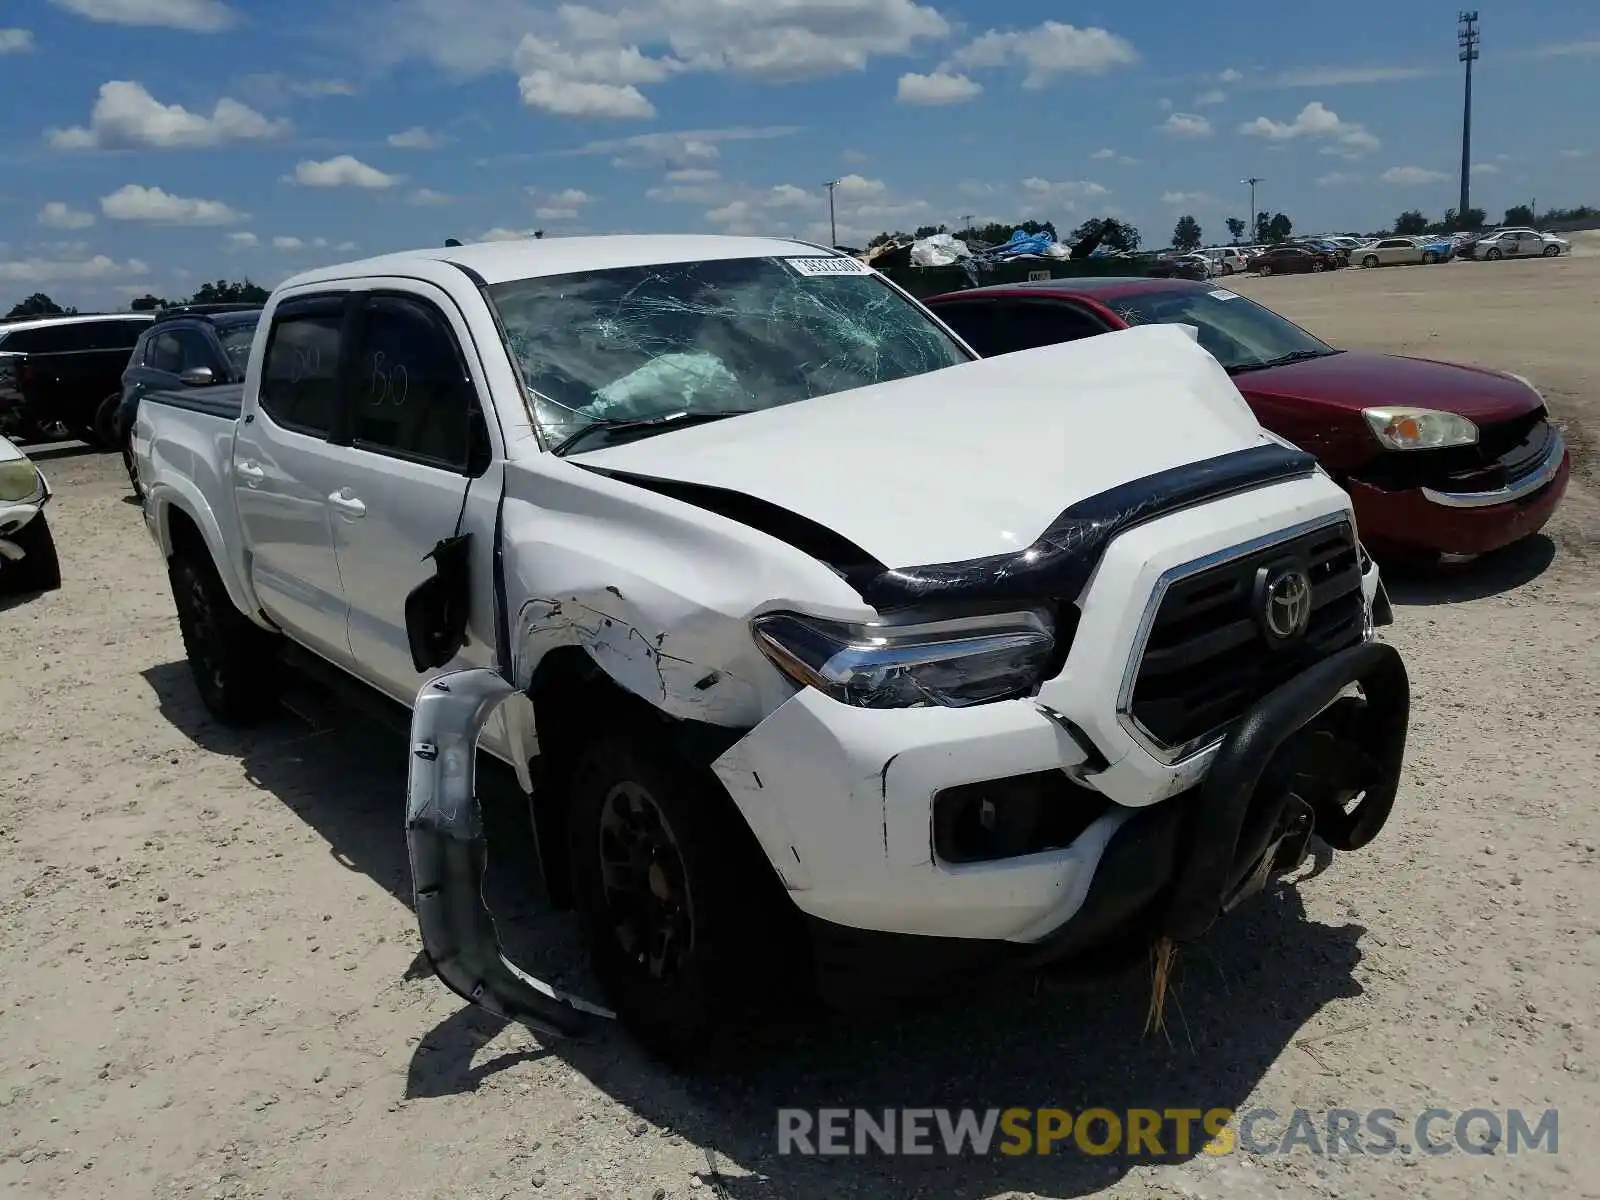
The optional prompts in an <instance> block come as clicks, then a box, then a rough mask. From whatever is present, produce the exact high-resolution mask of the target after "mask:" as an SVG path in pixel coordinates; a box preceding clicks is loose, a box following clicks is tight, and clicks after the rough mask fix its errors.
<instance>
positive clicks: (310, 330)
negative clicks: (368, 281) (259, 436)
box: [259, 294, 346, 438]
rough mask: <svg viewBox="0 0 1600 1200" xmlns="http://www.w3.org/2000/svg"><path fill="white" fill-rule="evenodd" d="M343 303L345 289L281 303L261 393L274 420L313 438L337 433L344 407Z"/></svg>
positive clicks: (264, 409)
mask: <svg viewBox="0 0 1600 1200" xmlns="http://www.w3.org/2000/svg"><path fill="white" fill-rule="evenodd" d="M345 307H346V298H345V296H344V295H342V294H330V295H317V296H296V297H294V298H292V299H289V300H285V301H283V302H282V303H281V304H279V305H278V308H277V310H276V311H275V312H274V314H273V318H272V327H271V331H270V333H269V335H268V342H267V352H266V358H265V361H264V362H263V364H262V370H261V387H260V397H259V404H260V408H261V411H262V412H263V413H265V414H266V416H267V417H268V419H269V420H271V421H272V423H273V424H275V425H280V426H282V427H283V428H284V429H288V430H291V431H293V432H295V433H303V434H307V435H309V436H311V437H320V438H326V437H327V436H328V435H329V434H330V433H332V432H333V429H334V427H335V426H336V425H337V423H338V419H339V411H340V396H339V359H340V354H341V352H342V348H343V341H344V323H345Z"/></svg>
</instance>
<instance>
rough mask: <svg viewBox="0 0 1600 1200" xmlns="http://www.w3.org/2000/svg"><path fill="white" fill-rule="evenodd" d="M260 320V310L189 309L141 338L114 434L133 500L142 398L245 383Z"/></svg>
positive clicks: (164, 317) (126, 374)
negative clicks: (137, 423) (137, 420)
mask: <svg viewBox="0 0 1600 1200" xmlns="http://www.w3.org/2000/svg"><path fill="white" fill-rule="evenodd" d="M260 319H261V306H260V305H259V304H191V305H185V306H183V307H179V308H168V309H163V310H162V311H161V312H160V313H159V314H157V316H156V319H155V322H154V323H153V324H152V325H150V326H149V327H148V328H147V329H146V330H145V331H144V334H143V335H142V336H141V337H140V338H139V344H138V345H137V346H135V347H134V350H133V355H132V357H131V358H129V360H128V365H127V369H126V370H124V371H123V372H122V395H121V403H120V404H119V405H118V407H117V411H116V414H115V418H114V423H113V428H112V429H111V431H110V432H111V434H112V437H113V438H114V440H115V442H116V444H117V445H118V446H119V447H121V449H122V461H123V463H124V464H125V465H126V466H127V468H128V479H129V481H130V482H131V483H132V484H133V491H134V494H135V495H141V494H142V493H141V489H140V487H139V477H138V473H137V472H136V471H135V469H134V464H133V448H132V446H131V445H130V444H129V437H130V436H131V434H132V433H133V419H134V417H136V416H138V414H139V398H140V397H141V396H143V395H144V394H145V393H146V392H165V391H176V390H181V389H183V388H203V387H211V386H214V385H216V384H237V383H243V382H244V369H245V365H246V364H247V363H248V362H249V360H250V343H251V341H252V340H253V339H254V337H255V332H256V322H257V321H259V320H260Z"/></svg>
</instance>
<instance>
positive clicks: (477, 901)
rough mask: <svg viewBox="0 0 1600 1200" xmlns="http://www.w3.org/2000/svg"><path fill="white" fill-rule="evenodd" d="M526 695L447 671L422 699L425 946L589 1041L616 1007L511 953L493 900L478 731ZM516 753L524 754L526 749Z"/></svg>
mask: <svg viewBox="0 0 1600 1200" xmlns="http://www.w3.org/2000/svg"><path fill="white" fill-rule="evenodd" d="M518 700H520V701H521V702H523V703H526V702H527V698H526V697H525V696H522V694H521V693H519V692H518V691H517V690H516V688H514V687H513V686H512V685H511V684H510V683H508V682H506V680H505V679H504V678H503V677H502V676H501V675H499V674H498V673H497V672H495V671H492V670H489V669H487V668H475V669H472V670H465V671H449V672H446V673H445V674H443V675H440V676H438V677H437V678H435V679H433V680H430V681H429V682H428V683H427V684H426V685H425V686H424V687H423V689H422V691H421V693H420V694H419V695H418V697H417V703H416V707H415V709H414V710H413V712H412V717H411V767H410V773H409V778H408V781H407V786H406V845H407V848H408V850H409V852H410V857H411V880H412V888H413V892H414V902H415V906H416V912H417V923H418V925H419V926H420V927H421V930H422V949H423V953H425V954H426V955H427V957H428V962H429V964H430V965H431V966H432V967H433V970H434V973H435V974H436V975H438V976H439V978H440V979H441V980H442V981H443V982H444V984H445V986H446V987H448V988H449V989H450V990H451V991H453V992H455V993H456V994H457V995H459V996H461V997H463V998H464V999H466V1000H470V1001H471V1002H472V1003H473V1004H477V1005H480V1006H482V1007H483V1008H485V1009H488V1010H489V1011H490V1012H492V1013H495V1014H496V1015H498V1016H501V1017H504V1018H505V1019H506V1020H508V1021H516V1022H518V1023H520V1024H523V1025H526V1026H527V1027H528V1028H530V1029H532V1030H533V1031H534V1032H535V1033H538V1034H541V1035H545V1036H551V1037H563V1038H582V1037H585V1036H587V1035H589V1034H590V1033H592V1032H593V1030H594V1028H595V1025H596V1021H597V1019H614V1017H615V1014H614V1013H612V1012H611V1011H610V1010H609V1009H605V1008H602V1007H600V1006H599V1005H597V1004H591V1003H589V1002H588V1001H587V1000H584V999H582V998H581V997H578V996H573V995H569V994H567V993H566V992H563V991H560V990H559V989H557V988H554V987H552V986H550V985H549V984H548V983H545V982H544V981H543V980H541V979H535V978H534V977H533V976H532V975H529V974H528V973H527V972H526V971H524V970H522V969H521V968H520V967H518V966H517V965H516V964H515V963H513V962H511V960H510V959H508V958H506V956H505V954H504V952H503V951H502V950H501V948H500V938H499V935H498V934H497V933H496V931H495V925H494V917H493V915H492V914H491V913H490V912H489V909H488V906H487V905H486V904H485V902H484V899H483V873H484V868H485V866H486V865H487V862H488V850H487V843H486V841H485V838H484V833H483V816H482V813H481V811H480V809H479V806H478V795H477V748H478V736H479V734H480V733H482V731H483V727H484V725H485V723H487V722H488V720H489V718H490V717H491V716H492V715H493V714H494V713H495V711H496V710H497V709H498V708H499V707H500V705H502V704H504V703H516V702H518ZM516 726H517V722H514V721H508V722H507V727H508V728H515V727H516ZM513 750H514V751H516V752H517V753H518V754H520V753H521V747H518V746H515V745H514V746H513ZM521 761H523V762H526V759H525V758H523V759H521ZM519 774H520V773H519ZM524 786H526V784H524Z"/></svg>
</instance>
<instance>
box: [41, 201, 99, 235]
mask: <svg viewBox="0 0 1600 1200" xmlns="http://www.w3.org/2000/svg"><path fill="white" fill-rule="evenodd" d="M39 224H41V225H48V226H49V227H50V228H51V229H87V228H89V226H91V225H93V224H94V214H93V213H87V212H79V211H78V210H77V209H74V208H69V207H68V206H67V205H66V204H64V203H63V202H62V201H60V200H51V201H50V202H49V203H47V204H46V205H45V206H44V207H43V208H41V209H40V210H39Z"/></svg>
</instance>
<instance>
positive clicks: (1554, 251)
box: [1544, 246, 1561, 258]
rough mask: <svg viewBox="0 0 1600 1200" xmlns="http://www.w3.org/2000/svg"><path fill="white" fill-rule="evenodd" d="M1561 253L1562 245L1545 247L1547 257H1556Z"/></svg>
mask: <svg viewBox="0 0 1600 1200" xmlns="http://www.w3.org/2000/svg"><path fill="white" fill-rule="evenodd" d="M1560 253H1561V247H1560V246H1546V247H1545V248H1544V256H1545V257H1546V258H1555V257H1556V256H1557V255H1558V254H1560Z"/></svg>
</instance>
